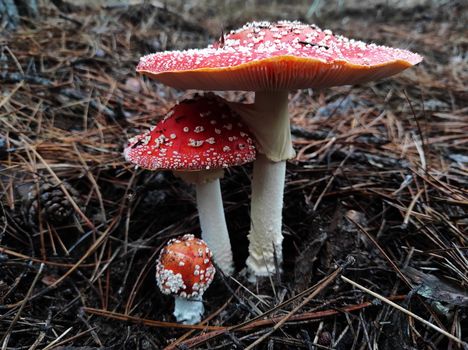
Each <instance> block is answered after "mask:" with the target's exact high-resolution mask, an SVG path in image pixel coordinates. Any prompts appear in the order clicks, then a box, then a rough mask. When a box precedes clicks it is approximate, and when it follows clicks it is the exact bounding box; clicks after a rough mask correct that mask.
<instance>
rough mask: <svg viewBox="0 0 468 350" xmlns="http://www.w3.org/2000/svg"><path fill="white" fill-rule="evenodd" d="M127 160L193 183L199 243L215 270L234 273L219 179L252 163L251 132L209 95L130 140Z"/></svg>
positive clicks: (181, 106)
mask: <svg viewBox="0 0 468 350" xmlns="http://www.w3.org/2000/svg"><path fill="white" fill-rule="evenodd" d="M124 155H125V158H126V159H127V160H128V161H130V162H132V163H134V164H136V165H138V166H141V167H143V168H145V169H150V170H157V169H170V170H173V171H175V172H176V174H177V175H178V176H180V177H182V178H183V179H184V180H186V181H188V182H190V183H194V184H195V186H196V192H197V207H198V214H199V219H200V226H201V230H202V238H203V239H204V240H205V241H206V242H207V244H209V246H210V247H211V249H212V251H213V254H214V259H215V261H216V264H217V265H218V266H219V268H220V269H221V270H222V271H223V272H224V273H225V274H227V275H230V274H231V273H232V272H233V270H234V265H233V258H232V250H231V244H230V242H229V234H228V230H227V225H226V220H225V217H224V209H223V202H222V198H221V189H220V183H219V178H221V177H222V175H223V169H224V168H227V167H230V166H235V165H242V164H244V163H247V162H251V161H253V160H254V159H255V155H256V150H255V146H254V143H253V139H252V137H251V136H250V131H249V129H248V128H247V126H245V124H244V123H243V122H242V121H241V119H240V117H239V116H238V115H237V114H236V113H235V112H234V111H232V109H230V108H229V106H228V104H227V103H226V102H225V101H224V100H223V99H221V98H220V97H217V96H215V95H213V94H207V95H205V96H198V97H196V98H194V99H190V100H184V101H181V102H180V103H179V104H177V105H176V106H174V107H173V108H172V109H171V110H170V111H169V112H168V113H167V114H166V116H165V117H164V119H163V120H162V121H160V122H159V123H158V124H157V125H156V126H154V127H152V128H151V130H150V131H149V132H147V133H144V134H141V135H137V136H135V137H133V138H131V139H130V140H129V143H128V145H127V147H126V148H125V151H124Z"/></svg>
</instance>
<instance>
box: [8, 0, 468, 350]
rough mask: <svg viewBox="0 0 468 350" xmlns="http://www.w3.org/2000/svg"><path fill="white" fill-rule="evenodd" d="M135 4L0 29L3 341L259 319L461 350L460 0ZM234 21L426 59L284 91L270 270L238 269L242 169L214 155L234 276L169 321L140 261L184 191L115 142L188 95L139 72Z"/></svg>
mask: <svg viewBox="0 0 468 350" xmlns="http://www.w3.org/2000/svg"><path fill="white" fill-rule="evenodd" d="M133 3H134V4H133V5H128V6H118V5H115V4H114V5H105V6H104V5H103V6H100V7H99V8H90V7H87V6H84V5H83V6H78V5H70V6H64V4H66V3H61V2H59V1H57V4H61V5H60V6H61V8H60V9H58V8H56V7H54V6H53V5H52V4H51V5H48V6H46V7H41V9H40V12H41V18H40V19H38V20H34V21H33V20H29V19H24V21H23V23H22V25H21V26H20V27H19V28H18V29H17V30H16V31H10V32H7V31H2V33H1V34H0V92H1V94H0V348H1V349H62V350H63V349H82V350H84V349H88V350H90V349H162V348H166V347H167V348H170V349H188V348H200V349H243V348H245V347H248V346H249V345H250V344H252V343H253V342H255V341H256V340H257V339H259V338H260V337H262V336H264V335H268V336H266V339H265V340H264V341H263V342H262V343H261V344H260V345H258V347H257V348H259V349H262V348H265V349H377V348H378V349H389V350H390V349H461V348H463V346H464V345H465V346H466V342H468V320H467V317H468V294H467V286H468V274H467V272H468V268H467V267H468V254H467V252H468V250H467V249H468V244H467V238H468V237H467V233H468V90H467V87H466V82H467V81H468V55H467V50H468V30H467V27H466V23H468V6H467V5H466V2H465V3H464V2H463V1H446V2H433V3H431V4H430V5H428V6H423V5H419V4H415V5H414V6H412V7H409V8H392V7H389V6H386V5H385V4H384V5H380V6H378V7H376V8H364V9H360V8H346V7H340V6H338V5H336V6H335V7H331V8H327V9H324V8H323V7H322V8H318V7H317V8H316V9H314V8H312V7H311V5H310V4H309V6H305V5H303V4H304V1H302V2H299V1H297V5H291V2H289V3H290V4H289V5H282V2H280V1H275V2H267V1H260V0H259V1H248V2H245V4H244V2H239V1H219V2H213V1H202V2H199V4H198V5H197V3H196V2H193V1H187V2H182V1H181V2H178V3H176V2H174V1H169V4H170V6H163V5H162V4H161V3H159V2H157V1H152V2H147V3H146V4H137V3H136V1H135V2H133ZM293 3H296V2H293ZM310 3H320V2H312V1H310ZM338 3H340V2H336V4H338ZM390 3H391V2H390ZM200 4H202V5H200ZM301 4H302V5H301ZM334 4H335V3H334ZM307 15H308V16H307ZM251 19H267V20H277V19H298V20H302V21H305V22H315V23H316V24H318V25H319V26H321V27H324V28H330V29H332V30H333V31H334V32H337V33H340V34H344V35H346V36H348V37H351V38H356V39H362V40H364V41H368V42H375V43H378V44H385V45H388V46H395V47H401V48H405V49H409V50H412V51H414V52H417V53H419V54H421V55H423V56H424V61H423V62H422V63H421V64H419V65H418V66H416V67H413V68H411V69H408V70H407V71H405V72H403V73H401V74H399V75H397V76H395V77H391V78H389V79H385V80H383V81H377V82H373V83H368V84H364V85H360V86H353V87H350V86H345V87H337V88H331V89H324V90H314V91H312V90H301V91H293V92H291V94H290V105H289V108H290V115H291V120H292V133H293V142H294V146H295V148H296V151H297V157H296V158H295V159H293V160H291V161H289V162H288V165H287V179H286V188H285V198H284V212H283V219H284V227H283V230H284V235H285V240H284V245H283V248H284V264H283V272H282V274H278V275H275V276H273V277H272V278H271V279H267V280H264V281H261V282H259V283H257V284H255V285H254V284H250V283H248V282H247V280H246V278H245V276H244V273H243V269H244V263H245V259H246V257H247V243H248V242H247V238H246V236H247V232H248V230H249V195H250V176H251V166H244V167H238V168H233V169H230V170H228V171H227V172H226V175H225V177H224V179H223V180H222V183H221V184H222V191H223V198H224V204H225V211H226V217H227V222H228V226H229V230H230V237H231V242H232V245H233V247H234V258H235V262H236V268H237V271H236V274H235V275H234V276H233V277H232V278H228V277H223V276H221V274H219V273H218V274H217V275H216V278H215V281H214V283H213V284H212V287H211V288H210V289H209V290H208V291H207V292H206V293H205V298H204V299H205V303H206V314H205V316H206V320H205V321H204V322H203V324H201V325H198V326H193V327H189V326H186V327H184V326H182V325H179V324H176V323H174V322H175V321H174V318H173V316H172V308H173V301H172V298H171V297H168V296H165V295H162V294H161V293H160V292H159V291H158V290H157V287H156V284H155V279H154V272H155V257H156V256H157V254H158V253H159V251H160V249H161V247H162V246H164V244H165V243H166V242H167V241H168V239H170V238H172V237H176V236H179V235H181V234H183V233H194V234H196V235H199V231H200V229H199V224H198V217H197V211H196V207H195V193H194V189H193V188H192V187H191V186H189V185H186V184H184V183H183V182H182V181H181V180H180V179H178V178H176V177H174V176H173V175H171V174H170V173H166V172H149V171H145V170H141V169H139V170H137V169H135V168H134V167H133V166H131V165H130V164H128V163H126V162H125V160H124V159H123V156H122V150H123V147H124V145H125V143H126V141H127V139H128V138H129V137H131V136H134V135H136V134H139V133H141V132H143V131H145V130H147V129H148V127H149V126H150V125H152V124H154V123H155V122H156V121H157V120H159V118H160V117H161V116H162V115H163V114H164V113H165V112H166V111H167V110H168V109H169V108H170V107H171V106H172V105H173V104H174V103H175V102H176V101H178V100H180V99H182V98H184V97H187V96H192V95H193V94H194V93H195V92H194V91H188V92H187V91H177V90H174V89H171V88H169V87H166V86H163V85H162V84H158V83H157V82H155V81H154V80H150V79H147V78H143V77H141V76H138V75H136V73H135V66H136V64H137V62H138V60H139V57H140V56H142V55H144V54H147V53H150V52H155V51H158V50H166V49H167V50H172V49H184V48H193V47H204V46H206V45H207V44H208V43H210V42H212V41H213V40H216V39H217V38H218V37H219V36H220V34H221V30H222V28H224V31H227V30H230V29H234V28H237V27H239V26H241V25H242V24H243V23H245V22H246V21H248V20H251ZM223 96H224V97H226V98H228V99H230V100H247V101H249V100H251V99H252V94H250V93H237V92H227V93H223ZM64 192H66V193H67V194H64ZM51 195H52V197H53V198H54V199H53V201H54V203H53V204H51V203H50V201H49V203H47V204H46V202H47V200H48V198H50V196H51ZM48 196H49V197H48ZM54 196H55V197H54ZM44 206H46V208H44ZM47 206H50V208H49V207H47ZM58 208H62V211H59V210H58ZM44 210H48V211H47V214H43V212H44ZM41 213H42V214H41ZM351 282H356V283H358V284H360V285H362V286H364V287H365V288H367V289H369V290H372V291H373V292H375V293H378V294H379V295H380V296H381V297H383V298H384V300H383V301H381V300H378V299H377V298H376V297H375V296H372V295H370V294H369V293H368V291H366V290H363V289H360V288H359V287H356V286H353V285H352V284H351ZM387 301H393V302H395V303H397V304H398V305H400V306H401V307H402V308H403V309H405V310H408V311H410V312H412V313H414V314H416V315H418V316H420V317H422V318H423V319H425V320H427V321H428V322H429V323H430V324H431V325H432V326H434V327H437V328H434V327H431V325H429V326H428V325H425V324H423V323H422V322H420V321H419V320H416V319H415V318H413V317H410V316H408V315H407V314H405V313H403V312H402V311H401V310H398V309H397V308H396V307H395V306H394V305H389V304H387ZM278 322H281V323H280V324H281V327H278V328H279V329H277V330H275V331H274V332H273V330H274V329H273V327H274V326H275V324H278ZM283 322H284V323H283ZM444 332H446V333H445V334H444ZM463 342H465V343H464V345H463Z"/></svg>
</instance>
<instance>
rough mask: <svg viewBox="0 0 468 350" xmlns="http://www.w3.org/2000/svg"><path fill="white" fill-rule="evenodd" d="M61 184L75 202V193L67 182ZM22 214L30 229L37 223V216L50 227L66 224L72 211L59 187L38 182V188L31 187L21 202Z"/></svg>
mask: <svg viewBox="0 0 468 350" xmlns="http://www.w3.org/2000/svg"><path fill="white" fill-rule="evenodd" d="M62 184H63V185H64V186H65V188H66V189H67V191H68V193H69V194H70V195H71V196H72V197H73V199H74V200H75V202H77V201H78V199H77V197H78V193H77V191H76V190H75V189H74V188H73V187H72V186H71V185H70V184H69V183H67V182H62ZM22 212H23V215H24V218H25V221H26V222H27V223H28V224H29V225H30V226H31V227H35V226H37V223H38V222H39V216H40V217H41V219H42V220H46V221H47V222H49V223H50V224H52V225H56V224H63V223H66V222H67V221H69V220H70V218H71V216H72V214H73V212H74V209H73V206H72V204H71V203H70V201H69V200H68V198H67V196H66V195H65V193H64V192H63V191H62V189H61V187H60V186H59V185H53V184H51V183H50V182H48V181H40V182H39V188H37V187H36V186H33V188H32V190H31V191H30V192H29V193H28V195H27V196H26V198H25V200H24V201H23V206H22Z"/></svg>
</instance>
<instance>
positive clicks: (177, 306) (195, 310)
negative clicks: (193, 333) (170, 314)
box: [174, 295, 205, 324]
mask: <svg viewBox="0 0 468 350" xmlns="http://www.w3.org/2000/svg"><path fill="white" fill-rule="evenodd" d="M174 298H175V303H174V316H175V318H176V320H177V322H182V323H183V324H196V323H199V322H200V321H201V318H202V316H203V313H204V312H205V307H204V306H203V301H202V297H200V296H199V297H196V298H190V299H187V298H183V297H180V296H178V295H176V296H174Z"/></svg>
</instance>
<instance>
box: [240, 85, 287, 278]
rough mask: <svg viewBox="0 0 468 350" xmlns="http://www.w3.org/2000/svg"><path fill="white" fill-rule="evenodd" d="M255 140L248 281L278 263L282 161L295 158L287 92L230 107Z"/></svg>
mask: <svg viewBox="0 0 468 350" xmlns="http://www.w3.org/2000/svg"><path fill="white" fill-rule="evenodd" d="M231 107H232V108H234V109H235V110H236V111H237V112H238V113H239V114H240V115H241V117H242V118H243V120H244V121H245V123H246V124H247V125H248V126H249V128H250V130H251V131H252V133H253V134H254V135H255V137H256V141H257V144H258V150H259V152H260V153H262V154H258V155H257V160H256V161H255V162H254V169H253V179H252V202H251V226H250V233H249V236H248V238H249V257H248V258H247V268H248V271H249V276H250V279H251V280H255V277H259V276H268V275H271V274H273V273H274V272H275V257H274V254H275V252H276V258H277V261H278V263H279V264H281V262H282V248H281V243H282V241H283V235H282V231H281V225H282V210H283V192H284V181H285V175H286V160H287V159H290V158H293V157H294V155H295V152H294V149H293V147H292V142H291V131H290V123H289V115H288V92H287V91H260V92H256V94H255V104H254V105H245V104H237V103H232V104H231Z"/></svg>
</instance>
